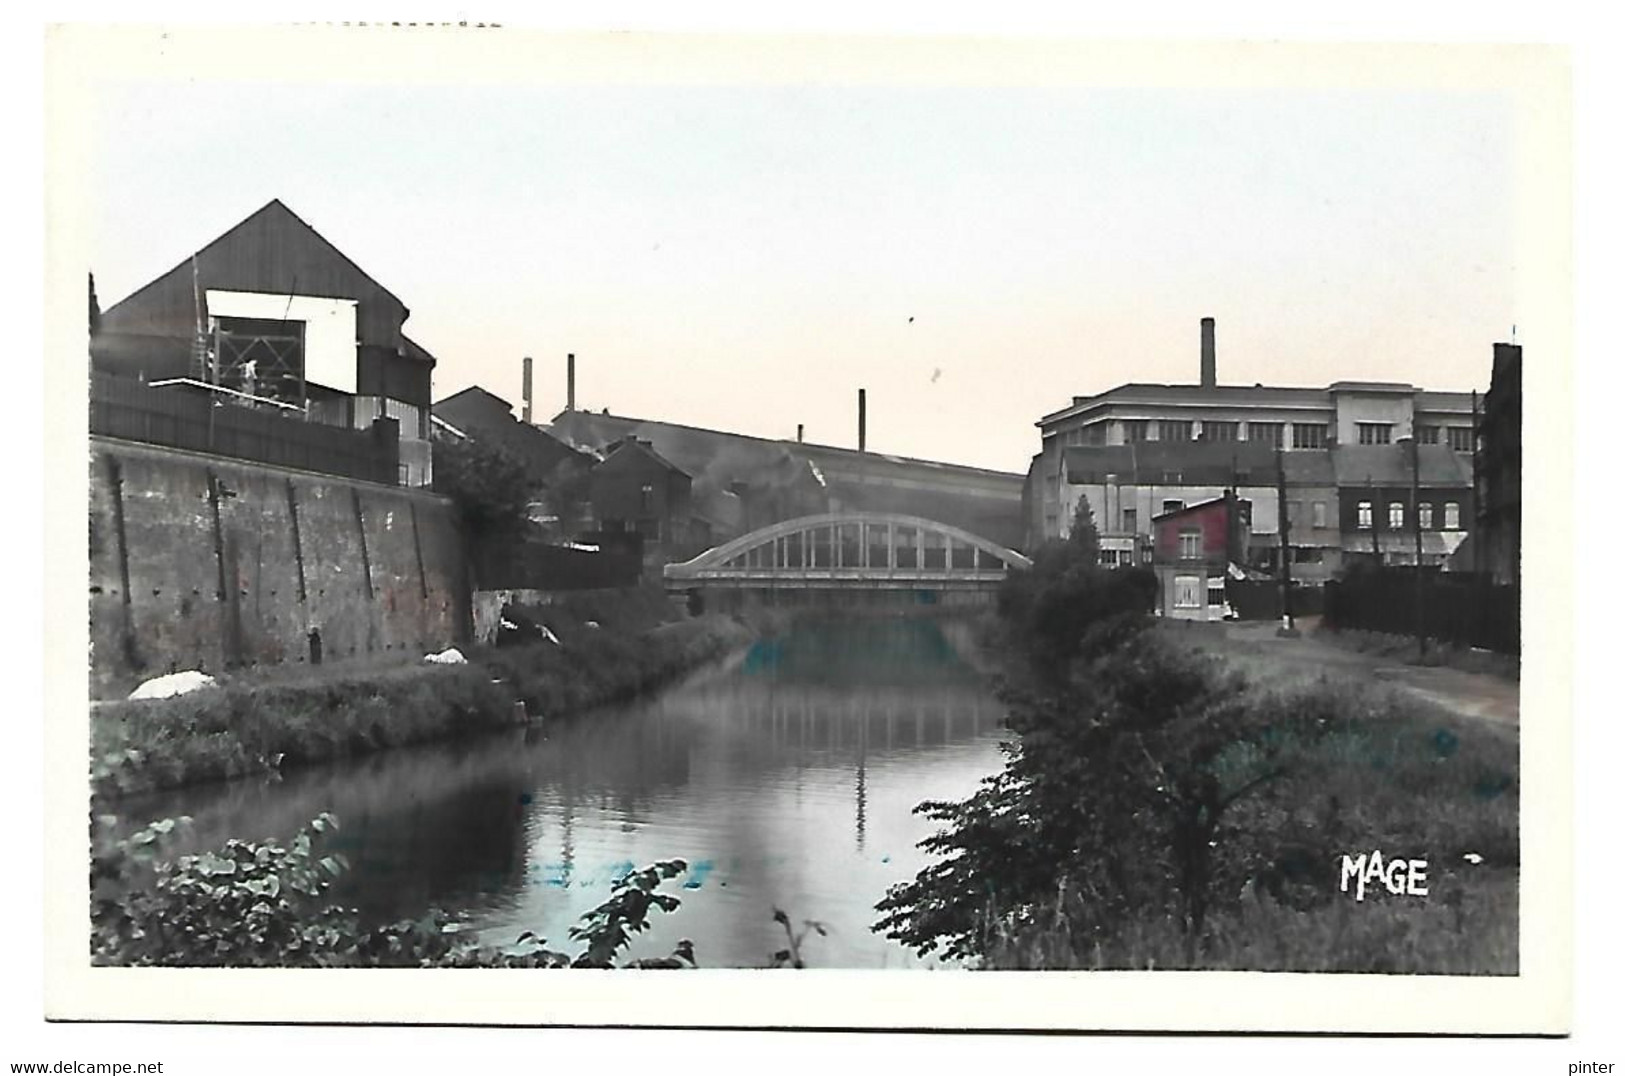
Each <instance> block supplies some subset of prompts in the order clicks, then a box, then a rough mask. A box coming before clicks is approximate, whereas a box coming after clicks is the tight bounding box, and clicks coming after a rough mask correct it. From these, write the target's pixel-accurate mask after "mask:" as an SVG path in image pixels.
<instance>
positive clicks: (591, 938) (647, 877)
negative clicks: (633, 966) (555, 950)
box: [570, 859, 688, 968]
mask: <svg viewBox="0 0 1625 1076" xmlns="http://www.w3.org/2000/svg"><path fill="white" fill-rule="evenodd" d="M686 870H688V864H687V863H685V862H683V861H682V860H680V859H667V860H662V861H661V862H659V863H655V864H653V865H652V866H648V867H644V868H643V869H642V870H635V871H632V872H630V873H628V874H626V875H624V876H622V877H620V878H618V879H616V880H615V881H614V882H613V883H611V886H610V897H609V899H608V900H606V901H604V903H602V904H600V905H599V906H598V907H596V908H594V909H593V910H592V911H590V912H588V913H587V914H586V915H584V916H582V917H581V924H580V925H579V926H574V927H571V928H570V938H571V940H573V941H580V942H585V943H586V945H587V951H586V952H584V953H582V954H581V955H580V956H578V957H576V959H575V960H574V961H573V962H572V966H573V967H577V968H608V967H613V966H614V960H615V956H616V954H618V953H619V952H620V951H621V950H622V949H624V948H625V947H626V946H628V945H630V944H631V943H632V937H631V936H632V935H633V934H636V933H638V932H640V931H642V930H644V929H646V928H647V927H648V925H649V912H650V910H651V909H654V908H659V909H660V910H661V911H663V912H675V911H676V910H677V906H678V905H679V904H681V903H682V902H681V901H680V900H678V899H677V898H676V897H674V896H672V895H670V894H669V893H659V892H656V889H657V888H658V887H659V885H660V883H661V882H663V881H666V880H667V879H671V878H675V877H677V876H678V875H679V874H682V873H683V872H684V871H686Z"/></svg>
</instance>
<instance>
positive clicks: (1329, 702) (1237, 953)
mask: <svg viewBox="0 0 1625 1076" xmlns="http://www.w3.org/2000/svg"><path fill="white" fill-rule="evenodd" d="M1246 691H1247V694H1246V695H1245V696H1244V704H1245V705H1247V706H1249V707H1251V708H1253V709H1254V710H1255V711H1256V712H1259V713H1267V714H1270V715H1274V716H1277V717H1278V718H1279V721H1278V723H1277V725H1276V727H1278V728H1280V729H1281V730H1282V732H1281V734H1280V735H1279V736H1278V737H1276V738H1275V740H1274V742H1273V743H1271V744H1270V749H1271V750H1273V751H1275V753H1276V754H1275V757H1276V760H1277V764H1278V767H1279V776H1278V777H1277V778H1276V779H1275V780H1274V781H1273V782H1272V784H1271V787H1270V788H1269V790H1268V795H1259V796H1254V797H1249V798H1247V799H1244V800H1240V801H1238V802H1237V803H1236V805H1235V806H1234V807H1232V808H1231V809H1230V811H1229V813H1228V816H1227V818H1226V821H1225V825H1224V826H1223V828H1222V829H1221V830H1220V831H1219V832H1218V833H1217V835H1216V839H1217V840H1218V842H1219V848H1218V855H1217V857H1216V863H1215V865H1214V870H1213V877H1212V882H1213V884H1212V887H1211V893H1210V900H1211V910H1210V911H1209V913H1208V915H1207V918H1206V921H1205V923H1204V924H1203V925H1202V928H1201V931H1200V935H1199V936H1198V937H1197V938H1196V939H1195V940H1194V944H1192V939H1191V938H1190V937H1189V935H1188V934H1187V932H1186V930H1185V927H1184V924H1183V923H1182V922H1181V920H1180V918H1179V916H1177V915H1167V914H1161V915H1159V914H1150V915H1143V916H1132V917H1129V918H1126V919H1124V920H1122V921H1119V922H1118V923H1116V924H1114V926H1113V928H1112V929H1111V930H1109V931H1090V930H1088V929H1080V928H1079V927H1078V925H1077V924H1079V923H1080V922H1085V921H1087V917H1086V916H1081V915H1078V914H1076V913H1077V911H1078V909H1077V908H1076V906H1075V905H1076V904H1077V903H1078V902H1079V901H1081V900H1082V899H1083V898H1082V897H1081V896H1080V893H1079V891H1078V890H1077V889H1072V890H1069V891H1067V892H1058V893H1057V894H1056V895H1055V897H1054V898H1053V899H1050V900H1047V901H1044V902H1041V903H1040V904H1039V905H1038V906H1037V907H1035V908H1034V909H1032V910H1031V912H1030V913H1029V914H1028V915H1027V916H1025V917H1024V918H1023V919H1022V920H1020V921H1019V922H1004V923H1001V924H1000V925H999V926H998V927H997V929H995V930H994V931H993V937H992V938H991V943H990V945H989V947H988V951H987V958H986V963H987V965H988V966H990V967H995V968H1083V969H1090V968H1098V969H1126V968H1199V969H1217V970H1229V971H1344V972H1366V973H1417V974H1453V975H1485V974H1494V975H1515V974H1517V971H1518V863H1519V842H1518V782H1517V777H1516V775H1517V772H1518V748H1517V744H1516V743H1515V742H1512V741H1510V740H1509V739H1508V738H1507V737H1505V736H1503V735H1500V734H1498V733H1497V732H1496V731H1495V730H1492V729H1489V728H1486V727H1484V726H1482V725H1480V724H1478V723H1476V722H1471V721H1465V720H1462V719H1459V718H1456V717H1455V716H1453V715H1451V714H1448V713H1446V712H1444V711H1441V710H1438V709H1435V708H1433V707H1430V706H1428V705H1427V704H1425V703H1419V702H1416V701H1414V700H1410V699H1406V698H1404V697H1402V696H1400V695H1398V694H1397V693H1395V692H1393V691H1391V690H1388V689H1386V688H1384V687H1382V686H1380V685H1367V684H1360V683H1358V682H1355V681H1353V680H1349V679H1342V678H1332V677H1328V678H1326V679H1324V680H1322V681H1321V682H1318V683H1292V684H1287V685H1269V684H1264V683H1258V682H1252V683H1249V684H1248V687H1247V689H1246ZM1257 750H1258V748H1257V747H1256V746H1255V745H1253V744H1247V745H1240V744H1238V745H1237V747H1236V748H1234V749H1233V750H1232V751H1231V752H1230V757H1228V758H1227V757H1226V755H1225V753H1224V752H1221V753H1220V755H1219V758H1218V760H1217V761H1218V765H1217V767H1216V768H1217V769H1218V770H1220V771H1221V772H1222V771H1223V770H1225V769H1232V770H1235V771H1240V770H1242V769H1243V768H1244V767H1245V766H1246V765H1247V761H1248V760H1247V759H1246V758H1245V756H1246V755H1248V754H1250V753H1253V752H1256V751H1257ZM1372 850H1381V851H1382V852H1383V854H1384V856H1385V857H1386V858H1394V857H1402V858H1405V859H1419V860H1425V861H1426V862H1427V863H1428V868H1427V881H1426V885H1425V888H1426V889H1427V894H1426V895H1425V896H1414V895H1409V894H1405V895H1398V896H1396V895H1394V894H1391V893H1389V892H1388V891H1387V890H1386V889H1384V888H1382V886H1381V884H1380V883H1375V884H1373V885H1371V886H1370V887H1368V888H1367V890H1366V894H1365V899H1364V900H1363V901H1356V900H1355V897H1354V893H1353V892H1352V891H1349V892H1345V891H1343V890H1342V888H1341V877H1340V872H1339V865H1340V861H1341V857H1342V856H1343V855H1345V854H1347V855H1351V856H1354V855H1359V854H1361V853H1369V852H1371V851H1372Z"/></svg>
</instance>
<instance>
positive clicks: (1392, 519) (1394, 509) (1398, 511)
mask: <svg viewBox="0 0 1625 1076" xmlns="http://www.w3.org/2000/svg"><path fill="white" fill-rule="evenodd" d="M1404 526H1405V506H1404V505H1403V504H1402V503H1400V502H1399V501H1389V502H1388V529H1389V530H1391V531H1397V530H1400V529H1401V528H1403V527H1404Z"/></svg>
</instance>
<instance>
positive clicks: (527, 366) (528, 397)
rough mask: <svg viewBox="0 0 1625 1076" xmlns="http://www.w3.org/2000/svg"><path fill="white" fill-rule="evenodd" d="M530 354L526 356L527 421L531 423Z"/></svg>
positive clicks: (527, 423)
mask: <svg viewBox="0 0 1625 1076" xmlns="http://www.w3.org/2000/svg"><path fill="white" fill-rule="evenodd" d="M530 401H531V395H530V356H529V355H526V356H525V423H526V425H529V423H530Z"/></svg>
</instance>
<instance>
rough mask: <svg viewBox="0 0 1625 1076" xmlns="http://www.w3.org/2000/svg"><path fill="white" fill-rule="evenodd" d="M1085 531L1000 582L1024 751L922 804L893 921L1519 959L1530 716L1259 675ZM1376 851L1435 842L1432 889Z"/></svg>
mask: <svg viewBox="0 0 1625 1076" xmlns="http://www.w3.org/2000/svg"><path fill="white" fill-rule="evenodd" d="M1074 533H1075V534H1076V535H1078V536H1079V539H1078V540H1077V541H1073V542H1070V543H1057V544H1054V545H1052V546H1049V547H1046V548H1045V549H1043V550H1040V551H1039V553H1038V554H1037V556H1036V557H1035V564H1034V568H1033V570H1032V571H1031V572H1030V573H1027V574H1026V575H1024V576H1018V577H1012V580H1011V581H1010V583H1009V584H1008V585H1007V587H1006V590H1005V592H1004V593H1003V594H1002V595H1001V602H1000V616H1001V621H1002V624H1003V625H1004V627H1005V635H1006V637H1007V639H1008V640H1009V643H1008V646H1007V649H1006V652H1005V655H1004V656H1005V659H1006V680H1005V683H1004V685H1003V689H1002V690H1003V694H1004V697H1005V700H1006V702H1007V705H1008V707H1009V710H1008V721H1009V725H1010V727H1011V729H1012V730H1013V731H1014V732H1015V733H1016V734H1017V736H1016V738H1015V739H1014V740H1013V741H1012V742H1011V743H1010V744H1009V745H1008V746H1007V747H1006V765H1005V768H1004V769H1003V770H1002V771H1001V772H1000V773H998V774H995V775H993V776H991V777H989V778H987V779H986V780H985V781H984V782H983V784H982V786H981V788H980V789H979V790H978V791H977V792H976V793H975V794H974V795H972V796H971V797H969V798H968V799H966V800H963V801H959V802H951V803H949V802H937V803H926V804H922V805H921V807H920V810H921V811H922V812H923V813H925V814H927V815H928V816H929V817H931V818H932V819H933V820H935V821H937V822H938V823H940V824H941V827H942V828H941V830H940V831H939V832H938V834H937V835H936V836H934V837H932V838H930V839H928V840H927V841H926V842H925V843H924V847H925V848H926V849H927V850H928V851H930V852H932V853H934V854H935V855H936V856H938V857H939V858H938V859H937V861H936V862H934V863H933V864H932V865H931V866H929V867H927V868H926V869H925V870H924V871H922V872H921V873H920V874H919V875H918V876H917V877H916V878H915V879H914V880H913V881H911V882H908V883H905V884H903V885H899V886H895V887H893V888H892V890H891V891H890V892H889V893H888V894H887V895H886V897H885V898H884V900H882V901H881V903H880V904H879V906H878V911H879V912H880V919H879V921H878V922H877V924H876V926H875V929H876V930H879V931H882V932H884V933H885V934H887V936H889V937H892V938H894V939H897V940H899V941H901V942H903V943H904V944H906V945H908V946H910V947H911V948H913V949H915V950H916V951H918V952H919V953H921V954H922V955H923V954H927V953H931V952H940V953H942V954H944V955H947V956H953V957H958V958H962V959H965V960H968V961H969V962H971V963H973V964H978V965H980V966H983V967H988V968H1192V969H1196V968H1223V969H1231V970H1296V971H1360V972H1431V973H1452V974H1485V973H1493V974H1516V972H1517V963H1518V959H1517V870H1518V836H1517V817H1518V810H1517V797H1518V782H1517V776H1516V774H1517V746H1516V743H1515V742H1511V741H1510V740H1509V739H1508V738H1507V737H1505V736H1504V735H1497V734H1495V733H1494V732H1492V731H1491V730H1489V729H1486V728H1484V727H1481V726H1478V725H1475V724H1474V723H1472V722H1469V721H1466V720H1458V719H1456V718H1454V717H1452V716H1451V715H1448V714H1445V713H1443V712H1441V711H1437V710H1435V709H1433V708H1431V707H1429V706H1427V705H1425V704H1422V703H1420V702H1416V701H1412V700H1409V699H1407V698H1403V697H1401V696H1399V695H1397V694H1395V693H1393V692H1391V691H1389V690H1387V689H1384V688H1382V687H1381V686H1380V685H1373V684H1369V683H1365V682H1361V681H1357V680H1354V679H1339V678H1334V677H1333V676H1331V675H1329V674H1328V675H1323V676H1320V677H1318V678H1301V679H1298V680H1294V681H1282V682H1274V681H1271V680H1267V679H1263V678H1256V677H1255V678H1248V677H1247V676H1245V675H1243V674H1242V673H1240V672H1238V671H1237V669H1236V668H1235V667H1233V666H1232V665H1230V664H1228V663H1227V662H1226V661H1225V660H1224V659H1223V658H1222V657H1220V656H1218V655H1215V654H1212V653H1209V652H1206V651H1204V650H1202V649H1201V648H1200V647H1193V646H1191V645H1189V644H1188V643H1187V642H1186V641H1184V640H1182V639H1181V638H1179V637H1178V635H1177V633H1171V632H1166V631H1161V630H1158V628H1157V626H1156V622H1155V620H1154V618H1153V617H1151V616H1150V615H1149V608H1150V599H1151V597H1152V595H1153V594H1154V591H1153V590H1152V589H1150V587H1149V586H1148V581H1147V580H1146V579H1145V577H1144V576H1143V575H1142V574H1141V573H1139V572H1137V571H1134V570H1129V571H1123V570H1115V571H1114V570H1107V569H1101V568H1098V567H1096V566H1095V563H1094V562H1095V557H1094V550H1093V548H1092V544H1091V541H1090V538H1091V535H1092V528H1088V527H1082V528H1075V530H1074ZM1373 851H1380V852H1381V853H1382V856H1383V858H1384V859H1385V860H1391V859H1393V858H1402V859H1405V860H1407V861H1408V860H1423V861H1426V863H1427V865H1428V866H1427V868H1426V880H1425V883H1423V884H1422V885H1420V886H1419V888H1425V889H1426V894H1425V895H1420V894H1415V893H1408V892H1402V893H1400V894H1394V893H1391V892H1390V891H1389V890H1388V889H1387V888H1386V887H1384V885H1383V884H1382V883H1381V882H1380V881H1372V882H1371V883H1370V884H1369V885H1368V886H1367V888H1366V891H1365V894H1364V899H1363V900H1358V901H1357V900H1356V898H1355V893H1354V892H1353V891H1352V890H1350V891H1347V892H1345V891H1344V890H1343V888H1342V874H1341V861H1342V857H1343V856H1344V855H1345V854H1347V855H1350V856H1355V855H1360V854H1366V853H1370V852H1373Z"/></svg>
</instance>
